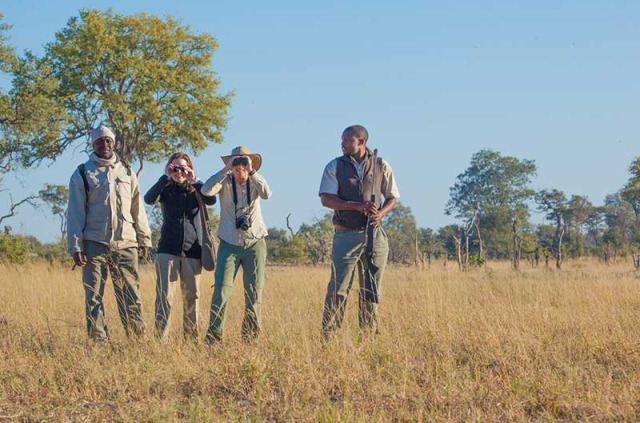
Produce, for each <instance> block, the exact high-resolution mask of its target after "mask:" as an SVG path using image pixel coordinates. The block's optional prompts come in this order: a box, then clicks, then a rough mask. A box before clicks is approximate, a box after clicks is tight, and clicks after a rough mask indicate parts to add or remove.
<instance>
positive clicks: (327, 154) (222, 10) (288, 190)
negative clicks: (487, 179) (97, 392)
mask: <svg viewBox="0 0 640 423" xmlns="http://www.w3.org/2000/svg"><path fill="white" fill-rule="evenodd" d="M109 6H111V7H112V8H113V9H114V11H115V12H117V13H123V14H131V13H136V12H141V11H144V12H147V13H149V14H155V15H160V16H165V15H171V16H173V17H176V18H179V19H181V20H182V22H183V23H185V24H188V25H191V27H192V29H193V30H194V31H196V32H208V33H211V34H212V35H213V36H214V37H215V38H216V39H217V40H218V42H219V44H220V48H219V49H218V50H217V51H216V54H215V56H214V63H213V69H214V70H215V71H216V72H217V73H218V76H219V77H220V79H221V81H222V91H223V92H227V91H235V93H236V96H235V98H234V100H233V104H232V108H231V110H230V117H231V119H230V120H229V123H228V129H227V131H226V132H225V142H224V143H223V144H222V145H212V146H210V147H209V148H208V149H207V150H206V151H205V152H204V153H203V154H201V155H200V156H199V157H197V158H195V160H194V162H195V168H196V173H197V174H198V176H200V177H201V178H206V177H208V176H209V175H211V174H213V173H215V172H216V171H218V170H219V169H220V168H221V165H222V162H221V161H220V159H219V156H220V155H223V154H228V152H229V151H230V150H231V149H232V148H233V147H234V146H236V145H246V146H248V147H250V148H251V149H252V150H254V151H257V152H259V153H261V154H262V155H263V158H264V165H263V168H262V170H261V173H262V174H263V175H264V176H265V177H266V178H267V180H268V182H269V183H270V185H271V188H272V190H273V193H274V195H273V197H272V198H271V199H270V200H269V201H267V202H265V203H264V204H263V213H264V215H265V219H266V221H267V225H268V226H277V227H284V225H285V217H286V215H287V214H288V213H292V223H293V224H294V226H298V225H299V224H300V223H302V222H309V221H311V220H312V219H314V218H316V217H321V216H322V215H323V214H324V212H325V209H323V208H322V206H321V205H320V201H319V199H318V196H317V190H318V186H319V181H320V176H321V173H322V170H323V168H324V166H325V164H326V163H327V162H328V161H329V160H330V159H331V158H333V157H335V156H337V155H339V154H340V133H341V131H342V129H343V128H344V127H346V126H348V125H351V124H354V123H358V124H362V125H365V126H366V127H367V128H368V129H369V133H370V140H369V144H370V146H371V147H374V148H378V149H379V152H380V155H381V156H383V157H385V158H386V159H387V160H388V161H389V162H390V163H391V165H392V167H393V169H394V171H395V173H396V176H397V180H398V186H399V189H400V193H401V201H402V202H403V203H404V204H406V205H409V206H410V207H411V208H412V209H413V211H414V214H415V215H416V218H417V221H418V224H419V225H420V226H422V227H432V228H437V227H440V226H443V225H445V224H448V223H452V222H453V219H452V218H451V217H448V216H446V215H445V214H444V212H443V209H444V205H445V203H446V201H447V200H448V196H449V187H450V186H451V185H453V183H454V180H455V177H456V176H457V175H458V174H460V173H461V172H463V171H464V170H465V168H466V167H467V165H468V163H469V159H470V157H471V155H472V154H473V153H475V152H477V151H478V150H480V149H483V148H491V149H494V150H497V151H499V152H501V153H502V154H504V155H511V156H515V157H518V158H526V159H533V160H535V162H536V164H537V166H538V176H537V177H536V178H535V180H534V181H533V186H534V188H558V189H562V190H564V191H565V192H566V193H567V194H569V195H571V194H580V195H586V196H588V197H589V198H590V199H591V201H593V202H594V203H596V204H602V202H603V199H604V196H605V195H606V194H609V193H613V192H615V191H617V190H618V189H620V188H621V187H622V186H623V184H624V183H625V182H626V180H627V179H628V172H627V167H628V165H629V164H630V163H631V161H632V160H633V158H634V157H636V156H637V155H639V154H640V153H639V151H640V148H639V147H640V143H639V142H638V141H640V140H639V138H640V137H639V136H638V122H640V102H639V101H638V99H640V82H639V81H640V78H638V75H640V42H639V41H638V40H640V26H639V25H638V19H640V2H636V1H615V2H611V1H566V2H556V1H537V2H530V1H528V2H525V1H483V2H472V1H465V2H462V1H448V2H430V1H404V2H397V3H393V2H386V1H385V2H378V1H325V2H316V3H314V4H310V2H300V1H271V2H258V1H244V2H234V1H213V2H205V1H201V2H190V1H182V2H169V1H164V0H159V1H135V2H133V1H128V2H124V1H113V2H110V3H105V2H93V1H84V2H81V1H69V0H60V1H57V2H44V1H24V2H17V1H14V2H6V3H5V4H4V5H3V6H1V7H0V12H2V13H4V15H5V17H4V21H5V22H6V23H9V24H12V25H13V29H12V30H11V31H10V33H9V35H10V37H11V43H12V44H13V45H14V46H15V47H16V49H17V50H18V51H22V50H24V49H29V50H32V51H34V52H36V53H41V52H42V46H43V45H44V44H46V43H47V42H49V41H51V40H52V39H53V36H54V33H55V32H56V31H58V30H60V29H62V28H63V27H64V26H65V24H66V22H67V21H68V19H69V18H70V17H71V16H73V15H76V14H77V12H78V10H80V9H81V8H83V7H96V8H102V9H104V8H106V7H109ZM5 88H6V87H5ZM81 150H82V149H81V148H78V149H77V150H76V151H75V152H74V151H73V150H69V151H68V152H67V153H66V154H65V155H64V156H63V157H61V158H60V159H59V160H57V161H56V162H55V163H53V164H48V163H44V164H43V165H41V166H40V167H39V168H38V169H33V170H24V171H20V172H19V174H17V175H15V174H12V175H6V176H5V177H4V180H3V188H5V189H7V191H4V192H1V193H0V204H5V206H4V207H0V214H4V211H5V210H6V209H8V198H9V197H8V193H9V192H11V193H12V194H13V196H14V199H15V200H17V199H19V198H21V197H22V196H24V195H26V194H28V193H31V192H37V191H38V190H39V189H40V188H41V187H42V185H43V184H44V183H55V184H66V183H68V179H69V176H70V174H71V172H72V171H73V170H74V169H75V167H76V166H77V164H78V163H80V162H81V161H84V160H85V156H84V154H83V153H82V152H81ZM169 154H170V152H167V155H169ZM162 167H163V166H161V165H147V166H146V167H145V170H144V172H143V174H142V177H141V187H142V190H143V191H145V190H146V189H148V188H149V187H150V186H151V185H152V183H153V182H154V181H155V179H156V178H157V177H158V176H159V175H160V174H161V172H162ZM538 219H539V218H538ZM6 223H7V224H8V225H10V226H12V227H13V229H14V231H15V232H21V233H27V234H33V235H36V236H38V237H39V238H40V239H42V240H44V241H51V240H53V239H55V237H56V236H57V235H58V225H57V222H56V221H55V219H54V218H53V217H52V216H51V215H50V214H49V213H48V212H47V211H46V209H43V210H40V211H33V210H30V209H28V208H23V209H21V211H20V214H19V216H17V217H15V218H12V219H10V220H8V221H6Z"/></svg>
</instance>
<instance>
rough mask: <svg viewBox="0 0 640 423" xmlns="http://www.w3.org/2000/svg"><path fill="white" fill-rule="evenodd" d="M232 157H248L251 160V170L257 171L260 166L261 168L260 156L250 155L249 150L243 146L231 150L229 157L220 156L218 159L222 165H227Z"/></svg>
mask: <svg viewBox="0 0 640 423" xmlns="http://www.w3.org/2000/svg"><path fill="white" fill-rule="evenodd" d="M233 156H249V157H250V158H251V167H252V168H253V170H258V169H260V166H262V156H261V155H260V154H257V153H252V152H251V150H249V149H248V148H247V147H243V146H239V147H236V148H234V149H233V150H231V154H230V155H228V156H221V157H220V158H221V159H222V161H223V162H224V164H227V162H228V161H229V160H230V159H231V158H232V157H233Z"/></svg>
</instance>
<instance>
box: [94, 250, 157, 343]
mask: <svg viewBox="0 0 640 423" xmlns="http://www.w3.org/2000/svg"><path fill="white" fill-rule="evenodd" d="M84 252H85V254H86V255H87V260H88V263H87V264H86V265H85V266H84V267H83V268H82V282H83V284H84V294H85V295H84V297H85V311H86V318H87V333H88V334H89V337H90V338H93V339H95V340H98V341H106V340H108V339H109V329H108V328H107V322H106V320H105V313H104V304H103V301H102V297H103V295H104V286H105V284H106V283H107V275H108V274H109V273H111V280H112V282H113V290H114V291H115V294H116V302H117V304H118V314H119V315H120V321H121V322H122V326H124V330H125V332H126V334H127V336H129V335H130V333H131V332H133V333H134V334H136V335H141V334H143V333H144V330H145V324H144V319H143V317H142V302H141V301H140V276H139V275H138V249H137V248H136V247H131V248H123V249H121V250H110V249H109V248H108V247H107V246H106V245H104V244H100V243H98V242H93V241H85V242H84Z"/></svg>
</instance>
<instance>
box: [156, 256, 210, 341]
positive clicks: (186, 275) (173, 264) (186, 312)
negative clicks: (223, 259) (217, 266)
mask: <svg viewBox="0 0 640 423" xmlns="http://www.w3.org/2000/svg"><path fill="white" fill-rule="evenodd" d="M201 273H202V264H201V263H200V260H199V259H193V258H188V257H181V256H174V255H172V254H164V253H160V254H158V255H157V256H156V334H157V335H158V337H159V338H166V337H167V336H168V335H169V326H170V325H169V317H170V315H171V307H172V305H173V300H174V296H175V292H176V286H177V285H178V281H180V290H181V291H182V306H183V319H182V322H183V323H182V326H183V330H184V335H185V337H193V338H197V336H198V298H199V297H200V274H201Z"/></svg>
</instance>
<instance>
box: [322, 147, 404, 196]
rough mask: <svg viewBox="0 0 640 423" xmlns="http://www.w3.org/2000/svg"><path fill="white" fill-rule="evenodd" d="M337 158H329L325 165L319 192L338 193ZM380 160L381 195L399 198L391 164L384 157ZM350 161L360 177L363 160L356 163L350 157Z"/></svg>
mask: <svg viewBox="0 0 640 423" xmlns="http://www.w3.org/2000/svg"><path fill="white" fill-rule="evenodd" d="M338 159H339V157H337V158H335V159H333V160H331V161H330V162H329V164H327V166H326V167H325V168H324V173H323V174H322V180H321V181H320V191H319V194H334V195H338V177H337V175H336V172H337V169H338ZM380 160H381V161H382V187H381V189H380V191H381V193H382V195H383V196H384V198H385V199H388V198H400V192H398V186H397V185H396V180H395V178H394V176H393V170H392V169H391V165H389V163H388V162H387V161H386V160H385V159H382V158H381V159H380ZM351 162H352V163H353V164H354V165H355V167H356V171H357V172H358V177H359V178H360V179H362V169H363V167H364V160H363V161H362V162H361V163H358V161H357V160H356V159H354V158H353V157H351ZM376 179H377V178H376Z"/></svg>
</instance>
